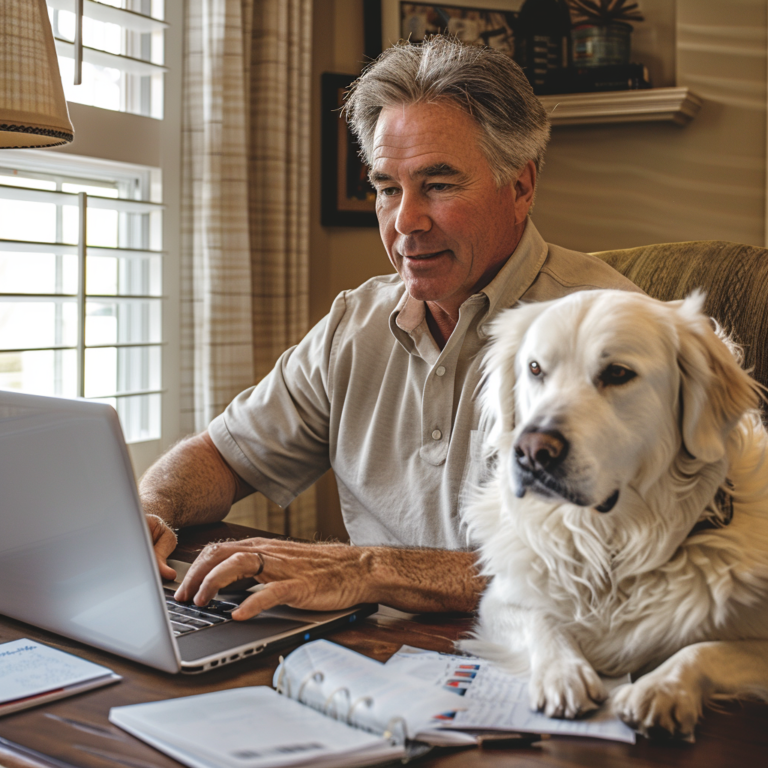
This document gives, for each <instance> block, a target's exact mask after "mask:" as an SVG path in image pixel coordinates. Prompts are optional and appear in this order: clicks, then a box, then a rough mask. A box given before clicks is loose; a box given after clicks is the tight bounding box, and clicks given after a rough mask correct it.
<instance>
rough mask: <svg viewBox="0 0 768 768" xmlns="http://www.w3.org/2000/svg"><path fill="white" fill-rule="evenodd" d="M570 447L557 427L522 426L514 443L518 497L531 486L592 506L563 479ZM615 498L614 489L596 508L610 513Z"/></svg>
mask: <svg viewBox="0 0 768 768" xmlns="http://www.w3.org/2000/svg"><path fill="white" fill-rule="evenodd" d="M569 450H570V443H569V442H568V440H566V438H565V437H564V436H563V435H562V434H561V433H560V432H558V431H557V430H554V429H551V430H538V429H537V428H536V427H528V428H527V429H525V430H524V431H523V433H522V434H521V435H520V437H518V439H517V440H516V442H515V445H514V452H515V465H516V470H517V475H518V487H517V496H518V498H522V497H523V496H525V493H526V491H527V490H528V488H533V490H535V491H537V492H539V493H541V494H542V495H544V496H548V497H549V496H553V495H557V496H560V497H562V498H563V499H565V500H566V501H569V502H571V503H572V504H576V505H578V506H580V507H588V506H592V505H591V504H590V502H589V501H588V500H587V499H586V498H585V497H584V496H583V495H582V494H580V493H577V492H576V491H574V490H573V489H571V488H569V487H568V484H567V483H566V482H565V477H564V471H563V464H564V462H565V459H566V457H567V456H568V451H569ZM618 500H619V491H618V489H617V490H615V491H614V492H613V493H612V494H611V495H610V496H609V497H608V498H607V499H606V500H605V501H604V502H603V503H602V504H600V505H598V506H596V507H595V510H597V511H598V512H603V513H605V512H610V511H611V510H612V509H613V508H614V507H615V506H616V502H617V501H618Z"/></svg>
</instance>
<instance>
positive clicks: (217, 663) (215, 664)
mask: <svg viewBox="0 0 768 768" xmlns="http://www.w3.org/2000/svg"><path fill="white" fill-rule="evenodd" d="M211 666H212V667H218V666H219V660H218V659H216V661H212V662H211Z"/></svg>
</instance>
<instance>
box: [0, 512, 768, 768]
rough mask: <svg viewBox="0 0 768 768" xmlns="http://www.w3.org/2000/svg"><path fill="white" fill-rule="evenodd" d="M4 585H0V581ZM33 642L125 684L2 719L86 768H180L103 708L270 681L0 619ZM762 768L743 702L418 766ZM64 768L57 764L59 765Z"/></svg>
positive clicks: (244, 665) (441, 620) (8, 761)
mask: <svg viewBox="0 0 768 768" xmlns="http://www.w3.org/2000/svg"><path fill="white" fill-rule="evenodd" d="M254 533H255V532H254V531H251V530H250V529H247V528H242V527H241V526H232V525H225V524H221V525H218V526H204V527H201V528H198V529H189V530H188V531H185V532H183V535H182V539H181V542H180V546H179V549H177V551H176V553H175V555H174V557H176V558H177V559H179V560H187V561H191V560H192V559H194V555H195V553H196V552H197V551H198V550H199V548H200V546H202V544H204V543H205V542H206V541H209V540H212V539H220V538H227V537H233V538H245V537H246V536H248V535H254ZM0 588H2V586H1V585H0ZM470 623H471V620H470V619H469V617H467V616H463V615H462V616H450V615H425V616H420V617H417V618H414V619H401V618H392V617H387V616H382V615H380V614H376V615H374V616H372V617H370V618H368V619H366V620H364V621H362V622H360V624H358V625H355V627H354V628H350V629H344V630H341V631H338V632H336V633H334V634H333V635H332V636H331V637H332V639H333V640H334V642H337V643H340V644H341V645H345V646H347V647H349V648H352V649H354V650H356V651H359V652H361V653H364V654H367V655H368V656H372V657H373V658H376V659H379V660H380V661H384V660H386V659H387V658H389V657H390V656H391V655H392V654H393V653H394V652H395V651H396V650H397V649H398V648H399V647H400V646H401V645H403V644H404V643H407V644H409V645H414V646H417V647H421V648H429V649H433V650H439V651H450V650H451V647H452V643H453V641H454V640H456V639H458V638H459V637H460V636H461V635H462V633H464V632H466V630H467V629H468V628H469V625H470ZM21 637H30V638H33V639H35V640H39V641H41V642H44V643H48V644H49V645H52V646H53V647H55V648H61V649H62V650H65V651H71V652H72V653H75V654H77V655H78V656H82V657H84V658H87V659H91V660H92V661H95V662H97V663H99V664H104V665H105V666H108V667H110V668H111V669H113V670H115V672H118V673H119V674H121V675H122V676H123V678H124V680H123V682H121V683H118V684H117V685H112V686H108V687H106V688H101V689H98V690H95V691H90V692H87V693H83V694H81V695H79V696H74V697H70V698H68V699H63V700H61V701H57V702H54V703H52V704H48V705H47V706H41V707H38V708H36V709H30V710H26V711H23V712H18V713H16V714H13V715H8V716H6V717H4V718H0V737H3V738H5V739H8V740H10V741H13V742H16V743H17V744H21V745H24V746H27V747H31V748H33V749H35V750H37V751H39V752H42V753H44V754H46V755H49V756H51V757H53V758H55V759H57V760H59V761H64V762H65V763H68V764H69V765H70V766H72V765H73V766H82V767H83V768H145V767H147V766H149V767H157V768H166V767H167V768H178V763H176V762H175V761H173V760H171V759H170V758H167V757H165V756H164V755H162V754H161V753H160V752H157V751H155V750H154V749H152V748H151V747H148V746H146V745H145V744H144V743H142V742H140V741H138V740H137V739H134V738H133V737H131V736H129V735H128V734H126V733H124V732H123V731H121V730H120V729H118V728H116V727H114V726H112V725H111V724H110V723H109V721H108V719H107V716H108V713H109V709H110V707H112V706H116V705H119V704H134V703H138V702H142V701H152V700H157V699H164V698H169V697H176V696H188V695H191V694H195V693H205V692H208V691H214V690H218V689H220V688H225V687H231V686H243V685H269V684H271V681H272V674H273V672H274V670H275V668H276V667H277V663H278V659H277V654H275V653H273V654H271V655H266V656H259V657H256V658H252V659H246V660H243V661H239V662H237V663H235V664H232V665H230V666H226V667H223V668H221V669H216V670H212V671H210V672H206V673H204V674H203V675H192V676H187V675H167V674H163V673H161V672H155V671H154V670H150V669H149V668H146V667H142V666H141V665H139V664H134V663H132V662H130V661H125V660H123V659H121V658H119V657H117V656H112V655H111V654H107V653H102V652H100V651H96V650H94V649H92V648H89V647H88V646H84V645H82V644H80V643H76V642H74V641H71V640H67V639H66V638H62V637H59V636H58V635H53V634H50V633H48V632H43V631H41V630H38V629H35V628H34V627H30V626H29V625H26V624H22V623H20V622H16V621H12V620H10V619H5V618H0V642H6V641H9V640H16V639H18V638H21ZM510 764H514V765H515V766H519V768H532V767H533V766H536V767H537V768H544V767H545V766H549V768H567V767H569V766H573V767H575V766H588V767H589V768H607V767H608V766H611V767H613V766H615V767H616V768H652V767H653V768H657V767H658V766H670V767H674V768H678V767H679V768H689V767H690V768H693V767H694V766H695V768H732V767H734V768H735V767H738V768H758V767H759V766H764V765H768V706H763V705H758V704H745V705H743V706H729V707H728V708H727V711H724V712H713V711H707V712H706V716H705V718H704V721H703V723H702V724H701V725H700V726H699V729H698V731H697V741H696V744H693V745H690V744H678V743H655V742H649V741H646V740H645V739H643V738H640V739H639V740H638V743H637V744H635V745H628V744H619V743H616V742H602V741H598V740H594V739H578V738H564V737H556V738H552V739H549V740H548V741H546V742H544V743H543V745H542V746H541V747H536V748H530V749H524V750H504V751H501V750H499V751H485V752H483V751H480V750H478V749H475V748H471V749H455V750H447V749H441V750H435V751H433V752H432V753H430V754H429V755H427V756H425V757H423V758H421V759H420V760H418V761H417V762H416V765H417V766H419V767H420V768H476V767H477V768H496V767H497V766H506V765H510ZM0 765H3V766H7V768H29V767H30V766H34V767H35V768H39V767H40V766H41V765H48V766H52V765H56V763H55V762H49V763H40V762H31V761H27V760H24V759H20V758H19V757H18V756H17V755H13V754H11V753H9V752H7V751H5V750H3V748H2V747H0ZM58 765H59V766H61V764H60V763H59V764H58Z"/></svg>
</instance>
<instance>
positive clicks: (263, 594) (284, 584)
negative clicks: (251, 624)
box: [231, 579, 301, 621]
mask: <svg viewBox="0 0 768 768" xmlns="http://www.w3.org/2000/svg"><path fill="white" fill-rule="evenodd" d="M300 586H301V583H300V582H298V581H295V580H293V579H291V580H289V581H273V582H272V583H270V584H267V585H266V586H265V587H264V588H263V589H260V590H259V591H258V592H256V593H254V594H253V595H251V596H250V597H248V598H246V599H245V600H243V602H242V603H240V607H239V608H238V609H237V610H235V611H232V614H231V615H232V618H233V619H235V620H236V621H243V620H244V619H251V618H253V617H254V616H258V615H259V614H260V613H261V612H262V611H268V610H269V609H270V608H274V607H275V606H276V605H286V604H288V603H290V602H291V598H292V596H293V594H294V592H295V590H296V589H297V588H298V587H300Z"/></svg>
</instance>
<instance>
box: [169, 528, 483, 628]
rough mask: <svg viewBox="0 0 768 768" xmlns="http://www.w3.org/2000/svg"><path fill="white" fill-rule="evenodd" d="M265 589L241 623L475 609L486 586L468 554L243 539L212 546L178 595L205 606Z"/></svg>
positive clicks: (246, 604)
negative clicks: (233, 590) (345, 611)
mask: <svg viewBox="0 0 768 768" xmlns="http://www.w3.org/2000/svg"><path fill="white" fill-rule="evenodd" d="M251 577H252V578H255V579H256V580H257V581H259V582H261V583H262V584H265V585H266V586H265V587H264V588H263V589H261V590H259V591H258V592H255V593H254V594H252V595H251V596H249V597H248V598H246V599H245V600H244V601H243V602H242V603H241V605H240V607H239V608H238V609H237V610H236V611H233V612H232V618H234V619H238V620H242V619H249V618H251V617H252V616H256V615H257V614H258V613H260V612H261V611H264V610H267V609H269V608H273V607H274V606H276V605H289V606H291V607H293V608H304V609H307V610H316V611H331V610H339V609H342V608H349V607H350V606H353V605H356V604H357V603H384V604H386V605H390V606H392V607H395V608H400V609H402V610H405V611H410V612H415V613H420V612H426V611H472V610H474V609H475V607H476V606H477V601H478V599H479V597H480V594H481V592H482V590H483V588H484V586H485V580H484V579H483V578H482V577H480V576H479V575H478V574H477V571H476V568H475V557H474V555H473V554H472V553H469V552H450V551H446V550H437V549H397V548H393V547H352V546H347V545H345V544H306V543H300V542H294V541H284V540H281V539H261V538H255V539H244V540H242V541H229V542H221V543H218V544H209V545H208V546H207V547H205V549H204V550H203V551H202V552H201V553H200V555H199V556H198V558H197V560H195V562H194V563H193V565H192V567H191V568H190V569H189V571H188V573H187V575H186V578H185V579H184V581H183V583H182V585H181V586H180V587H179V589H178V590H177V592H176V599H177V600H179V601H180V602H189V601H194V603H195V605H198V606H203V605H206V604H207V603H208V602H209V601H210V600H211V599H212V598H213V597H214V595H215V594H216V593H217V592H218V591H219V590H221V589H223V588H224V587H226V586H227V585H228V584H231V583H232V582H234V581H239V580H241V579H245V578H251Z"/></svg>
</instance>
